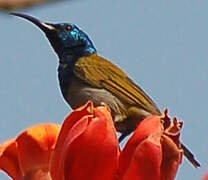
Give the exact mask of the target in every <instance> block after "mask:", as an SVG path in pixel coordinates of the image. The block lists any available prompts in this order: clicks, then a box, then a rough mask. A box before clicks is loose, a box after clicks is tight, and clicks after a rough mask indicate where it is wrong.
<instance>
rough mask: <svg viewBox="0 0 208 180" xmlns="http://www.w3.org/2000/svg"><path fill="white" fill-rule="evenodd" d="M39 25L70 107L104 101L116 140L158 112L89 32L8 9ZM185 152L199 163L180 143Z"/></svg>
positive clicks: (191, 159) (193, 161) (194, 161)
mask: <svg viewBox="0 0 208 180" xmlns="http://www.w3.org/2000/svg"><path fill="white" fill-rule="evenodd" d="M11 14H12V15H15V16H19V17H22V18H25V19H27V20H29V21H31V22H32V23H34V24H35V25H36V26H38V27H39V28H40V29H41V30H42V31H43V32H44V33H45V35H46V37H47V38H48V40H49V41H50V43H51V45H52V47H53V49H54V51H55V52H56V53H57V55H58V57H59V67H58V78H59V84H60V88H61V92H62V94H63V97H64V99H65V100H66V101H67V103H68V104H69V105H70V106H71V107H72V108H73V109H75V108H77V107H79V106H81V105H83V104H85V103H86V102H87V101H89V100H91V101H93V103H94V104H95V106H98V105H100V104H101V103H102V102H104V103H105V104H107V105H108V106H109V107H110V109H111V111H112V116H113V118H114V122H115V127H116V130H117V131H118V132H121V133H122V135H121V136H120V138H119V140H120V141H121V140H122V139H123V138H124V137H125V136H127V135H128V134H130V133H131V132H132V131H134V130H135V129H136V127H137V126H138V124H139V123H140V122H141V121H142V120H143V119H144V118H146V117H148V116H150V115H160V114H161V113H160V111H159V109H158V108H157V106H156V104H155V103H154V102H153V101H152V100H151V98H150V97H149V96H148V95H147V94H146V93H145V92H144V91H143V90H142V89H141V88H140V87H139V86H138V85H137V84H135V83H134V82H133V81H132V80H131V79H130V78H129V77H128V76H127V74H126V73H125V72H123V71H122V70H121V69H120V68H119V67H117V66H116V65H115V64H113V63H112V62H110V61H108V60H107V59H105V58H103V57H101V56H99V55H98V54H97V51H96V49H95V47H94V45H93V43H92V41H91V40H90V39H89V37H88V35H87V34H86V33H85V32H83V31H82V30H81V29H80V28H78V27H77V26H76V25H74V24H71V23H59V24H51V23H46V22H42V21H40V20H38V19H36V18H34V17H31V16H28V15H25V14H20V13H11ZM182 148H183V150H184V154H185V156H186V157H187V158H188V159H189V160H190V162H191V163H192V164H193V165H194V166H195V167H198V166H200V164H199V163H198V162H197V161H196V160H195V159H194V156H193V154H192V153H191V152H190V151H189V150H188V149H187V148H186V147H185V146H184V145H183V144H182Z"/></svg>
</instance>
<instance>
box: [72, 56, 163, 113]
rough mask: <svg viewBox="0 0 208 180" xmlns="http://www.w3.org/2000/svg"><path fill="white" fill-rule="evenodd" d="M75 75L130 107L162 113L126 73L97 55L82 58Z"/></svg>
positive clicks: (75, 69) (77, 64) (76, 67)
mask: <svg viewBox="0 0 208 180" xmlns="http://www.w3.org/2000/svg"><path fill="white" fill-rule="evenodd" d="M74 74H75V75H76V76H77V77H79V78H80V79H82V80H83V81H85V82H86V83H88V84H90V85H92V86H93V87H97V88H104V89H107V90H108V91H109V92H111V93H112V94H114V95H115V96H117V97H118V98H119V99H121V100H122V101H123V102H125V103H127V104H129V105H133V106H139V107H141V108H143V109H145V110H146V111H148V112H150V113H152V114H159V113H160V111H159V110H158V108H157V106H156V105H155V103H154V102H153V101H152V100H151V99H150V97H149V96H148V95H147V94H146V93H145V92H144V91H143V90H142V89H141V88H140V87H139V86H137V85H136V84H135V83H134V82H133V81H132V80H131V79H130V78H129V77H128V76H127V75H126V73H124V72H123V71H122V70H121V69H120V68H118V67H117V66H116V65H114V64H113V63H111V62H110V61H108V60H106V59H104V58H102V57H100V56H98V55H97V54H93V55H91V56H87V57H82V58H80V59H79V60H78V61H77V62H76V63H75V66H74Z"/></svg>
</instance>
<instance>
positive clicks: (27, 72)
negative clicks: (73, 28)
mask: <svg viewBox="0 0 208 180" xmlns="http://www.w3.org/2000/svg"><path fill="white" fill-rule="evenodd" d="M207 7H208V1H205V0H199V1H195V0H174V1H169V0H161V1H155V0H146V1H144V0H143V1H141V0H130V1H127V0H125V1H124V0H120V1H118V0H115V1H110V0H100V1H99V3H98V1H96V0H86V1H84V0H79V1H72V2H70V1H69V2H68V1H65V2H61V3H54V4H49V5H44V6H40V7H37V8H33V9H28V10H24V11H21V12H25V13H28V14H31V15H33V16H36V17H38V18H40V19H41V20H45V21H49V22H71V23H75V24H77V25H78V26H80V27H81V28H82V29H84V30H85V31H86V32H88V34H89V35H90V37H91V39H92V40H93V41H94V43H95V46H96V47H97V50H98V52H99V54H101V55H102V56H104V57H106V58H108V59H109V60H111V61H113V62H114V63H116V64H117V65H119V66H120V67H121V68H122V69H124V71H125V72H127V73H128V74H129V76H130V77H131V78H132V79H133V80H134V81H135V82H136V83H137V84H139V85H140V86H141V87H142V88H143V89H144V90H145V91H146V92H147V93H148V94H149V95H150V96H151V97H152V98H153V99H154V100H155V102H156V103H157V104H158V106H159V107H160V108H161V109H164V108H165V107H167V108H168V109H169V111H170V114H171V115H172V116H177V117H179V119H182V120H183V121H184V126H183V131H182V139H183V142H184V143H185V144H187V146H188V147H189V148H190V149H191V150H192V151H193V152H194V154H195V156H196V157H197V159H198V160H199V161H200V162H201V164H202V167H201V168H200V169H198V170H195V169H194V168H193V167H192V166H191V165H190V164H189V163H188V162H187V161H186V160H185V159H184V161H183V164H182V166H181V167H180V169H179V173H178V176H177V178H176V179H177V180H184V179H189V180H196V179H200V178H201V177H202V176H203V174H204V173H205V171H206V170H207V171H208V162H207V161H208V157H207V152H208V138H207V128H208V120H207V117H206V112H207V108H208V96H207V92H208V49H207V47H208V35H207V32H208V21H207V19H208V11H207ZM0 22H1V29H0V32H1V33H0V39H1V41H0V47H1V53H0V82H1V88H0V100H1V103H0V115H1V121H0V127H1V131H0V142H4V141H6V140H8V139H9V138H12V137H15V136H16V135H17V134H18V133H20V132H21V131H22V130H23V129H25V128H27V127H29V126H31V125H34V124H37V123H44V122H54V123H62V122H63V120H64V118H65V117H66V115H67V114H68V113H69V112H70V111H71V109H70V108H69V106H68V105H67V104H66V103H65V102H64V100H63V98H62V96H61V93H60V90H59V86H58V79H57V66H58V60H57V56H56V55H55V54H54V52H53V50H52V48H51V47H50V45H49V43H48V41H47V39H46V38H45V37H44V35H43V34H42V33H41V31H40V30H39V29H38V28H36V27H35V26H33V25H32V24H30V23H29V22H27V21H24V20H23V19H19V18H15V17H11V16H9V15H7V14H4V13H1V14H0ZM0 179H3V180H7V179H9V178H8V177H7V176H6V175H5V174H4V173H2V172H1V173H0Z"/></svg>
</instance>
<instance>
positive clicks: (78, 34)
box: [11, 13, 96, 60]
mask: <svg viewBox="0 0 208 180" xmlns="http://www.w3.org/2000/svg"><path fill="white" fill-rule="evenodd" d="M11 14H12V15H15V16H19V17H22V18H25V19H27V20H29V21H30V22H32V23H33V24H35V25H36V26H38V27H39V28H40V29H41V30H42V31H43V32H44V33H45V35H46V36H47V38H48V40H49V41H50V43H51V45H52V47H53V48H54V50H55V52H56V53H57V54H58V56H59V58H60V60H62V59H67V58H66V57H67V56H71V57H72V58H73V57H75V58H78V57H82V56H85V55H90V54H93V53H95V52H96V49H95V47H94V45H93V43H92V41H91V40H90V39H89V37H88V35H87V34H86V33H85V32H83V31H82V30H81V29H80V28H78V27H77V26H76V25H74V24H71V23H59V24H51V23H46V22H42V21H40V20H38V19H36V18H34V17H31V16H28V15H26V14H21V13H11Z"/></svg>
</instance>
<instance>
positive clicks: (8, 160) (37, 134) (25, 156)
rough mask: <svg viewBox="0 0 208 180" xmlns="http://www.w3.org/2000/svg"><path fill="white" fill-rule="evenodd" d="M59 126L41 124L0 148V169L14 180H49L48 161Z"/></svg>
mask: <svg viewBox="0 0 208 180" xmlns="http://www.w3.org/2000/svg"><path fill="white" fill-rule="evenodd" d="M59 130H60V126H58V125H55V124H43V125H37V126H33V127H31V128H28V129H26V130H25V131H23V132H22V133H21V134H20V135H19V136H18V137H17V138H16V139H12V140H10V141H7V142H5V143H4V144H2V145H1V146H0V169H1V170H4V171H5V172H7V174H8V175H9V176H10V177H11V178H13V179H14V180H23V179H30V180H49V179H50V175H49V173H48V172H49V160H50V155H51V152H52V150H53V149H54V146H55V143H56V139H57V135H58V133H59Z"/></svg>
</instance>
